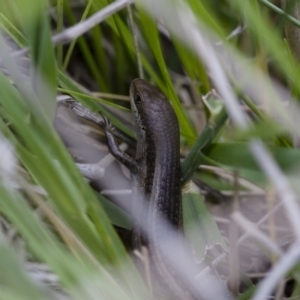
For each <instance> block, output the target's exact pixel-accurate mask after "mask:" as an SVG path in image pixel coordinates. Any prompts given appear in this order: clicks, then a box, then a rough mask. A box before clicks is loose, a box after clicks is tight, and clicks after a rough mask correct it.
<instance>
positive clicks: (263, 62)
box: [0, 0, 300, 299]
mask: <svg viewBox="0 0 300 300" xmlns="http://www.w3.org/2000/svg"><path fill="white" fill-rule="evenodd" d="M275 2H276V1H273V2H271V1H266V0H264V1H262V0H261V1H239V0H232V1H225V0H224V1H223V0H222V1H217V2H216V1H211V0H210V1H208V0H203V1H196V0H189V1H186V2H184V3H182V2H179V1H174V3H173V2H172V5H171V4H170V2H169V1H137V3H136V5H135V6H131V13H132V17H133V21H134V22H133V28H134V30H132V26H131V25H130V24H129V21H128V10H126V9H122V10H121V11H112V12H111V13H110V15H109V16H107V18H105V19H104V20H103V21H102V22H101V23H100V22H99V24H97V25H96V26H93V27H92V28H90V26H89V23H88V21H89V17H91V16H95V15H96V14H98V13H99V11H101V10H102V9H103V8H105V7H107V6H108V5H110V6H109V7H112V6H113V5H115V4H116V3H113V2H112V3H111V4H109V3H108V2H107V1H102V0H94V1H87V2H86V4H85V5H82V4H80V6H79V7H76V3H75V2H74V1H71V0H70V1H57V2H56V1H51V4H50V5H48V2H47V1H38V0H27V1H25V2H24V1H21V0H16V1H14V2H11V1H5V0H1V1H0V26H1V29H2V34H1V36H0V50H1V51H0V53H1V56H0V58H1V61H0V64H1V72H0V87H1V88H0V103H1V109H0V116H1V118H0V132H1V136H0V149H1V150H0V151H1V157H0V166H1V167H0V177H1V184H0V195H1V197H0V212H1V222H2V223H1V224H2V227H1V228H2V229H1V230H2V231H1V233H2V234H1V236H2V239H1V243H0V252H1V255H0V266H1V269H2V270H4V271H3V272H1V282H0V287H1V295H0V299H45V298H49V299H52V297H53V294H51V293H57V292H55V291H54V290H51V288H49V287H45V286H41V285H39V284H37V280H33V279H32V277H31V275H30V274H31V273H30V272H28V270H27V269H26V265H28V264H31V263H32V262H33V261H34V262H38V263H40V264H42V265H47V267H49V268H50V270H51V272H53V273H54V274H55V275H56V276H57V277H58V278H59V284H60V285H61V286H62V287H63V291H64V292H61V293H62V295H63V296H65V294H64V293H66V294H68V295H70V296H71V297H72V298H75V299H76V298H78V299H94V298H95V299H96V298H97V299H99V298H98V297H99V295H101V296H103V299H142V298H143V299H144V298H145V297H148V296H149V292H148V290H147V288H146V285H145V283H144V282H143V280H142V279H141V278H140V275H139V273H138V272H137V270H136V268H135V266H134V264H133V263H132V260H131V258H130V257H129V255H128V253H127V251H126V249H125V247H124V244H123V243H122V241H121V240H120V238H119V236H118V235H117V233H116V231H115V228H114V227H113V224H116V223H117V225H118V226H122V223H123V224H124V227H126V228H128V227H130V221H128V220H127V219H126V218H125V219H124V221H116V220H120V218H122V217H124V215H122V211H120V208H116V205H115V204H113V203H111V202H109V199H108V198H109V197H108V196H104V195H101V197H100V196H99V195H98V192H97V191H95V190H93V189H92V188H91V186H90V185H88V184H87V182H86V181H85V180H84V178H83V177H82V175H81V174H80V172H79V170H78V169H77V168H76V165H75V164H74V161H73V159H72V157H71V155H70V153H69V151H68V149H67V148H66V146H65V144H64V143H63V141H62V140H61V138H60V137H59V135H58V133H57V131H56V130H55V128H54V126H53V123H54V120H55V115H56V95H57V93H58V92H63V93H68V94H69V95H71V96H72V97H73V98H74V99H76V100H77V101H79V102H80V103H82V104H83V105H84V106H86V107H87V108H89V109H90V110H91V111H93V112H95V113H98V112H99V111H101V112H102V113H103V114H104V115H105V116H107V117H108V118H109V119H110V120H111V122H112V124H113V125H114V126H115V127H116V128H117V129H118V131H119V132H122V133H123V135H126V137H127V138H128V139H131V140H132V139H133V138H134V131H133V127H132V126H130V122H128V118H127V117H126V115H125V113H126V111H128V110H129V105H128V102H126V101H120V100H118V99H111V98H110V97H109V98H108V99H106V98H105V97H103V99H102V98H101V99H99V98H98V99H96V97H94V93H95V92H101V93H106V94H107V93H108V94H118V95H128V87H129V84H130V81H131V80H132V79H134V78H136V77H139V76H143V75H141V74H140V73H139V71H138V70H139V68H138V65H139V64H140V65H141V66H142V69H143V73H144V74H145V75H144V77H145V78H146V79H147V80H149V81H150V82H152V83H153V84H155V85H157V86H158V87H159V88H160V89H161V90H162V91H163V92H164V94H165V95H166V96H167V97H168V99H169V100H170V101H171V103H172V105H173V107H174V109H175V111H176V114H177V117H178V120H179V124H180V133H181V153H182V158H183V161H182V173H183V174H182V175H183V181H184V182H185V183H186V188H185V190H184V193H185V197H184V202H183V205H184V220H185V230H186V234H187V237H188V240H189V242H190V243H191V244H192V245H193V247H194V248H195V251H196V252H195V253H196V257H197V260H198V262H201V267H202V271H201V272H202V273H201V274H205V272H206V270H207V268H208V267H207V266H208V265H212V266H214V267H215V268H216V272H219V273H220V274H222V275H224V274H225V275H224V276H225V277H226V279H229V280H230V283H231V286H238V288H237V289H236V288H233V290H232V291H233V295H234V297H235V298H236V299H266V297H267V296H268V295H270V294H271V293H274V295H275V296H276V297H277V299H281V297H283V295H285V297H287V299H293V297H294V299H295V298H297V297H299V271H298V258H299V253H300V252H299V251H300V250H299V249H298V248H299V247H298V248H297V246H298V240H299V237H300V229H299V228H300V227H299V226H298V222H299V219H300V218H298V215H299V207H298V202H297V201H298V200H297V198H299V192H300V191H299V188H298V186H299V165H298V164H299V163H298V162H299V161H300V159H299V158H300V151H299V149H298V145H299V142H298V141H299V135H300V132H299V126H298V119H299V118H298V113H299V112H298V110H299V108H298V100H299V97H298V95H299V94H300V88H299V87H300V85H299V69H298V62H297V61H296V60H295V59H294V53H293V51H295V48H290V47H289V43H292V42H293V40H291V39H293V37H291V36H289V38H288V40H287V41H286V40H285V39H284V31H285V30H284V29H285V28H286V27H287V26H295V28H296V27H297V26H299V20H296V18H295V16H293V15H292V12H293V9H291V8H289V10H288V12H285V13H284V7H278V6H277V5H278V3H277V2H280V1H277V2H276V3H275ZM283 2H284V1H283ZM216 3H217V4H216ZM295 5H297V3H296V2H295ZM85 20H86V22H85ZM75 24H79V26H81V29H86V33H85V34H80V35H79V36H76V37H74V38H72V39H71V41H69V37H68V36H67V35H66V31H65V30H66V27H71V26H73V25H75ZM243 25H246V26H243ZM237 28H238V29H241V30H237V31H235V29H237ZM298 30H299V31H300V29H299V28H298ZM56 31H58V32H59V33H61V37H62V39H61V41H64V43H67V44H65V45H62V43H60V44H58V45H54V44H53V40H55V39H53V37H54V36H55V34H56V33H57V32H56ZM133 32H134V34H133ZM234 32H236V33H235V34H232V35H231V33H234ZM228 36H231V37H230V38H227V37H228ZM294 38H295V37H294ZM134 39H136V41H138V46H139V47H137V44H136V43H134ZM67 40H68V42H66V41H67ZM16 47H17V48H18V49H17V50H16V49H15V48H16ZM20 49H23V52H22V51H21V50H20ZM24 53H26V56H24ZM78 70H79V71H78ZM213 90H215V91H216V92H214V93H212V91H213ZM208 94H209V95H213V96H211V97H208ZM104 96H105V94H104ZM78 140H79V139H78ZM258 141H259V142H258ZM65 142H66V141H65ZM98 143H99V140H98ZM104 148H105V146H104ZM102 149H103V146H102ZM129 150H130V151H133V149H131V148H130V149H129ZM237 174H238V175H237ZM112 176H113V177H112V179H109V180H110V181H111V182H113V183H114V184H113V186H114V190H118V189H120V190H122V189H123V186H122V184H121V183H119V182H122V180H123V179H122V180H120V181H119V178H120V175H119V174H114V175H112ZM193 177H194V178H197V179H200V181H202V182H203V183H205V184H206V185H210V186H213V187H214V188H215V189H216V190H217V191H219V192H222V193H223V196H224V195H227V196H224V200H223V203H222V204H221V207H224V209H223V211H221V215H220V214H218V211H219V208H218V207H216V206H214V205H212V204H210V202H209V192H208V195H207V196H206V197H205V199H206V201H205V203H206V204H207V205H206V206H205V205H203V197H202V196H201V195H200V193H199V189H197V188H196V187H195V186H193V185H192V183H191V178H193ZM236 177H238V178H236ZM122 178H123V177H122ZM106 179H107V178H106ZM103 180H104V181H105V178H104V179H103ZM237 182H238V184H237ZM188 188H190V189H188ZM255 193H260V197H258V196H256V197H255V198H253V194H255ZM234 195H235V197H236V198H237V199H238V203H239V205H238V206H236V205H235V206H234V205H233V204H232V201H231V199H232V198H233V196H234ZM245 195H246V196H245ZM255 195H258V194H255ZM99 197H100V201H99ZM245 202H246V203H247V205H248V207H247V208H245ZM278 206H279V207H281V208H284V209H281V211H285V212H286V215H284V216H283V217H282V218H281V217H276V215H274V214H273V213H274V211H276V209H277V210H278V208H277V207H278ZM256 209H257V211H258V212H257V215H255V214H254V215H248V212H249V210H250V211H254V212H255V211H256ZM247 210H248V211H247ZM237 211H238V216H239V217H238V218H234V220H235V223H232V224H234V225H228V224H229V223H230V222H231V218H230V215H231V213H232V212H234V213H235V214H234V215H235V216H236V215H237ZM240 213H241V214H240ZM123 214H124V213H123ZM246 219H250V220H251V221H252V222H253V223H254V224H255V225H257V229H258V230H259V233H257V231H255V230H253V227H252V226H250V225H249V223H247V220H246ZM279 219H280V221H282V222H279ZM128 222H129V223H128ZM125 224H126V225H125ZM245 224H246V226H245ZM232 226H240V227H241V236H237V237H234V238H233V240H232V236H234V235H230V231H231V230H235V229H232V228H234V227H232ZM199 233H200V234H199ZM261 234H262V235H263V236H264V237H265V238H261ZM12 236H13V238H11V237H12ZM246 236H248V237H249V236H250V237H251V239H252V241H253V242H252V243H253V245H255V246H254V248H255V249H254V250H253V249H252V248H251V249H252V250H251V251H250V254H249V255H248V256H250V257H256V256H257V255H259V257H262V256H263V255H262V253H263V254H264V257H267V258H264V260H263V261H264V263H265V262H266V261H268V264H270V265H272V267H273V268H272V269H271V271H270V272H269V273H266V272H267V270H268V268H267V267H265V268H263V269H262V270H259V271H260V272H261V273H262V274H263V275H262V277H260V278H259V280H258V277H255V280H252V279H253V273H255V271H257V270H248V269H247V267H249V262H248V261H247V259H245V260H244V261H243V259H244V258H243V257H244V256H243V255H241V256H240V257H239V258H238V259H233V258H232V257H230V255H232V253H236V251H235V250H236V245H239V247H240V249H242V250H241V252H243V251H245V253H247V252H246V249H247V247H249V243H248V244H247V243H245V240H246ZM288 236H291V237H292V238H290V239H288V240H289V246H290V248H289V250H287V251H284V250H285V248H287V247H283V244H282V242H281V239H287V237H288ZM229 237H231V238H229ZM20 241H22V242H20ZM217 245H219V246H217ZM228 246H229V247H228ZM250 246H251V243H250ZM284 246H286V244H284ZM281 248H284V250H283V249H281ZM211 249H212V250H211ZM216 249H217V250H216ZM257 249H258V250H257ZM266 249H268V250H267V251H266ZM270 249H271V250H270ZM272 249H277V250H278V249H281V250H280V251H279V252H278V251H277V250H276V251H275V250H274V251H273V252H272ZM257 253H258V254H257ZM278 253H280V255H278ZM228 257H230V258H231V259H228ZM248 258H249V257H248ZM228 261H229V263H228ZM245 265H246V267H245ZM12 270H13V272H12ZM199 272H200V271H199ZM257 272H258V271H257ZM233 274H234V275H233ZM237 274H238V276H236V275H237ZM199 276H200V275H199ZM228 276H229V277H231V278H228ZM232 276H235V277H234V278H232ZM287 278H289V280H293V286H292V288H291V289H290V290H289V291H287V289H286V290H285V292H284V288H283V287H284V285H282V286H280V284H281V283H282V282H284V281H285V280H287ZM40 280H41V278H40V277H38V281H40ZM234 281H235V282H234ZM240 281H241V282H242V283H243V285H240ZM232 282H234V284H232ZM257 282H258V283H257ZM48 293H50V294H48ZM284 293H285V294H284ZM49 295H50V296H49Z"/></svg>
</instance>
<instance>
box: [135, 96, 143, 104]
mask: <svg viewBox="0 0 300 300" xmlns="http://www.w3.org/2000/svg"><path fill="white" fill-rule="evenodd" d="M134 102H135V103H141V102H142V98H141V96H140V95H139V94H135V95H134Z"/></svg>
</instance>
